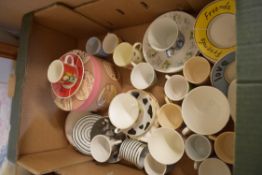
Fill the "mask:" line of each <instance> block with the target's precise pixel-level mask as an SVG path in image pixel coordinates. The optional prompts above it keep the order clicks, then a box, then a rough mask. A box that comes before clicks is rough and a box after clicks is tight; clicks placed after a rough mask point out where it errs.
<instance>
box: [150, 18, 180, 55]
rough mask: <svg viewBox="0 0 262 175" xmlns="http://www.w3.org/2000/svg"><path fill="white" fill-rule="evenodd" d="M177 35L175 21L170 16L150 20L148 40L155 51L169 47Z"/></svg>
mask: <svg viewBox="0 0 262 175" xmlns="http://www.w3.org/2000/svg"><path fill="white" fill-rule="evenodd" d="M177 37H178V26H177V23H176V22H175V21H174V20H173V19H170V18H161V19H158V20H155V21H154V22H152V23H151V24H150V26H149V29H148V42H149V44H150V46H151V47H152V48H153V49H155V50H157V51H166V50H167V49H169V48H171V47H172V46H173V45H174V44H175V43H176V40H177Z"/></svg>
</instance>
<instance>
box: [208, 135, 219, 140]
mask: <svg viewBox="0 0 262 175" xmlns="http://www.w3.org/2000/svg"><path fill="white" fill-rule="evenodd" d="M207 137H208V138H209V139H210V140H213V141H216V139H217V137H216V136H214V135H209V136H207Z"/></svg>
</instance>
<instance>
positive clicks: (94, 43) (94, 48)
mask: <svg viewBox="0 0 262 175" xmlns="http://www.w3.org/2000/svg"><path fill="white" fill-rule="evenodd" d="M86 52H87V53H88V54H90V55H95V56H98V57H107V56H108V54H107V53H105V51H104V50H103V48H102V43H101V40H100V39H99V38H97V37H95V36H93V37H90V38H89V39H88V40H87V42H86Z"/></svg>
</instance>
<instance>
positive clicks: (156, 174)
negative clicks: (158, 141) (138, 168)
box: [144, 153, 167, 175]
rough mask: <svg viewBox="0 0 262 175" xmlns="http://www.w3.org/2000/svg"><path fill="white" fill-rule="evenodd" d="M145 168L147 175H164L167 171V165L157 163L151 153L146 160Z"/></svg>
mask: <svg viewBox="0 0 262 175" xmlns="http://www.w3.org/2000/svg"><path fill="white" fill-rule="evenodd" d="M144 167H145V171H146V173H147V174H150V175H163V174H165V172H166V169H167V167H166V165H164V164H161V163H159V162H157V161H156V160H155V159H154V158H153V157H152V156H151V155H150V153H148V154H147V155H146V157H145V159H144Z"/></svg>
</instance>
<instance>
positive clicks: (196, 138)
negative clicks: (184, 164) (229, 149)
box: [185, 134, 212, 169]
mask: <svg viewBox="0 0 262 175" xmlns="http://www.w3.org/2000/svg"><path fill="white" fill-rule="evenodd" d="M185 152H186V154H187V156H188V157H189V158H190V159H192V160H193V161H195V162H194V169H197V168H198V165H199V163H200V162H202V161H203V160H205V159H207V158H208V157H209V156H210V154H211V152H212V145H211V143H210V141H209V140H208V138H206V137H205V136H203V135H199V134H193V135H191V136H189V137H188V138H187V139H186V141H185Z"/></svg>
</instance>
